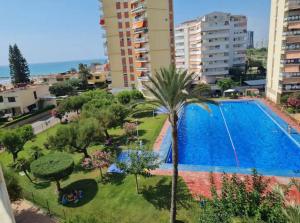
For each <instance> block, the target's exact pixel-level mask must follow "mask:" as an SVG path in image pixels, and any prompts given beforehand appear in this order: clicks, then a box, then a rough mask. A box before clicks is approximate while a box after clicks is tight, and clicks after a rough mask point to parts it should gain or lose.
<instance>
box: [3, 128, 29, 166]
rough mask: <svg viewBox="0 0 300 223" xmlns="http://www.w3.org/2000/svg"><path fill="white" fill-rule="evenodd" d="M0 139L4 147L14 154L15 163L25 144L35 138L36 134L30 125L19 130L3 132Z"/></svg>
mask: <svg viewBox="0 0 300 223" xmlns="http://www.w3.org/2000/svg"><path fill="white" fill-rule="evenodd" d="M0 137H1V138H0V140H1V143H2V145H3V146H4V147H5V148H6V150H7V151H8V152H9V153H11V154H12V156H13V161H14V162H15V161H16V159H17V158H18V153H19V152H20V151H21V150H23V147H24V145H25V143H26V142H27V141H29V140H31V139H33V138H34V133H33V129H32V127H31V126H30V125H24V126H22V127H19V128H17V129H11V130H6V131H3V132H2V133H1V134H0Z"/></svg>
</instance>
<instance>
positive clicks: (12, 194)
mask: <svg viewBox="0 0 300 223" xmlns="http://www.w3.org/2000/svg"><path fill="white" fill-rule="evenodd" d="M3 174H4V179H5V183H6V187H7V191H8V194H9V198H10V200H11V201H12V202H13V201H16V200H19V199H20V198H22V188H21V186H20V185H19V180H18V179H17V178H16V176H15V175H14V174H13V173H11V172H9V171H8V170H5V169H3Z"/></svg>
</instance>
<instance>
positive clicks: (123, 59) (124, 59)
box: [122, 58, 126, 66]
mask: <svg viewBox="0 0 300 223" xmlns="http://www.w3.org/2000/svg"><path fill="white" fill-rule="evenodd" d="M122 65H123V66H124V65H125V66H126V58H122Z"/></svg>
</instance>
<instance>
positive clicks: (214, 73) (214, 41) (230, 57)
mask: <svg viewBox="0 0 300 223" xmlns="http://www.w3.org/2000/svg"><path fill="white" fill-rule="evenodd" d="M246 48H247V18H246V16H242V15H231V14H230V13H223V12H213V13H210V14H208V15H205V16H203V17H200V18H197V19H195V20H191V21H187V22H184V23H182V24H180V25H178V26H177V27H176V28H175V55H176V67H177V68H179V69H187V70H188V71H189V72H193V73H195V78H196V79H197V80H199V81H202V82H206V83H209V84H215V83H216V81H217V80H218V79H222V78H224V77H225V76H226V75H228V74H229V69H230V68H231V67H239V68H241V69H244V68H245V58H246Z"/></svg>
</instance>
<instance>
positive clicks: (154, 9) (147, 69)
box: [100, 0, 175, 93]
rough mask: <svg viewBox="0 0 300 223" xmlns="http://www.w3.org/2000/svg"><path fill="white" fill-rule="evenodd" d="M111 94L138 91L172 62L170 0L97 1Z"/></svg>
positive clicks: (171, 5)
mask: <svg viewBox="0 0 300 223" xmlns="http://www.w3.org/2000/svg"><path fill="white" fill-rule="evenodd" d="M100 2H101V11H103V15H102V18H101V20H100V24H101V25H102V26H103V28H104V30H105V36H104V37H105V38H106V41H105V46H106V48H107V56H108V61H109V67H110V74H111V81H112V82H111V85H110V86H109V87H110V89H111V91H112V92H113V93H114V92H118V91H121V90H124V89H131V88H138V89H140V90H144V88H143V85H144V84H145V82H147V81H149V79H148V77H149V76H151V75H154V74H155V72H156V71H157V70H159V69H160V68H162V67H168V66H169V65H170V64H171V63H174V62H175V60H174V57H175V50H174V37H173V36H174V30H173V26H174V23H173V1H172V0H101V1H100Z"/></svg>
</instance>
